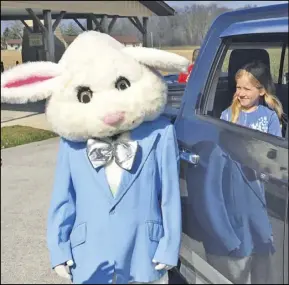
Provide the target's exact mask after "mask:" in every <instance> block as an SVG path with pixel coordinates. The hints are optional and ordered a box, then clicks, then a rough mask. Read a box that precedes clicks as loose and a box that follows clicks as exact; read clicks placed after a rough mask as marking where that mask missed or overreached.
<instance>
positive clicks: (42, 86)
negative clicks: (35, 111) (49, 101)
mask: <svg viewBox="0 0 289 285" xmlns="http://www.w3.org/2000/svg"><path fill="white" fill-rule="evenodd" d="M60 75H62V69H61V68H60V66H59V65H58V64H56V63H53V62H49V61H39V62H27V63H24V64H20V65H16V66H15V67H13V68H11V69H8V70H6V71H5V72H3V73H2V74H1V103H10V104H13V103H17V104H25V103H27V102H36V101H40V100H43V99H46V98H48V97H49V96H50V95H51V94H52V92H53V90H54V88H55V82H56V79H59V77H60Z"/></svg>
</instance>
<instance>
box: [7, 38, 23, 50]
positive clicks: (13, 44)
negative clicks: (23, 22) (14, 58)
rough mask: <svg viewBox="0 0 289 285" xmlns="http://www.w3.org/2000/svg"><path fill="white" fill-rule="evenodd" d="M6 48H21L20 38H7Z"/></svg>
mask: <svg viewBox="0 0 289 285" xmlns="http://www.w3.org/2000/svg"><path fill="white" fill-rule="evenodd" d="M6 49H7V50H19V51H21V49H22V39H8V40H6Z"/></svg>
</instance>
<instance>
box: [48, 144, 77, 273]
mask: <svg viewBox="0 0 289 285" xmlns="http://www.w3.org/2000/svg"><path fill="white" fill-rule="evenodd" d="M74 221H75V193H74V188H73V185H72V180H71V176H70V168H69V159H68V150H67V145H66V143H65V141H63V140H62V139H61V140H60V145H59V151H58V158H57V165H56V173H55V181H54V189H53V192H52V198H51V202H50V207H49V212H48V221H47V244H48V249H49V252H50V260H51V265H52V268H54V267H55V266H57V265H59V264H62V263H65V262H66V261H68V260H73V258H72V254H71V245H70V232H71V230H72V227H73V225H74Z"/></svg>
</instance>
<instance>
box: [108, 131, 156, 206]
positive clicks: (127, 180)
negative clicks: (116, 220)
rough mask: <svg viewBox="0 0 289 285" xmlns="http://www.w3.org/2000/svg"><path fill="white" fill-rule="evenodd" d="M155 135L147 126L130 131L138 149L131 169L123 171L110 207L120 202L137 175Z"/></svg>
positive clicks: (152, 144)
mask: <svg viewBox="0 0 289 285" xmlns="http://www.w3.org/2000/svg"><path fill="white" fill-rule="evenodd" d="M157 136H158V134H157V133H153V134H150V133H149V128H145V127H142V126H140V127H139V128H137V129H135V130H132V131H131V139H132V140H135V141H137V142H138V151H137V154H136V158H135V161H134V163H133V167H132V169H131V170H130V171H127V170H124V171H123V174H122V179H121V183H120V185H119V188H118V191H117V193H116V196H115V199H114V203H113V205H112V207H114V206H115V205H116V204H118V203H119V202H120V200H121V199H122V197H123V196H124V195H125V194H126V192H127V191H128V190H129V189H130V187H131V185H132V184H133V182H134V181H135V179H136V178H137V177H138V176H139V173H140V171H141V170H142V168H143V165H144V163H145V162H146V160H147V158H148V156H149V154H150V152H151V150H152V148H153V146H154V143H155V141H156V138H157Z"/></svg>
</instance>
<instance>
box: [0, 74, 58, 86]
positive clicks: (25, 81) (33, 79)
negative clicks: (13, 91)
mask: <svg viewBox="0 0 289 285" xmlns="http://www.w3.org/2000/svg"><path fill="white" fill-rule="evenodd" d="M51 78H54V76H30V77H27V78H25V79H19V80H15V81H12V82H8V83H6V84H5V85H4V87H5V88H12V87H20V86H24V85H29V84H33V83H38V82H41V81H45V80H48V79H51Z"/></svg>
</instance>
